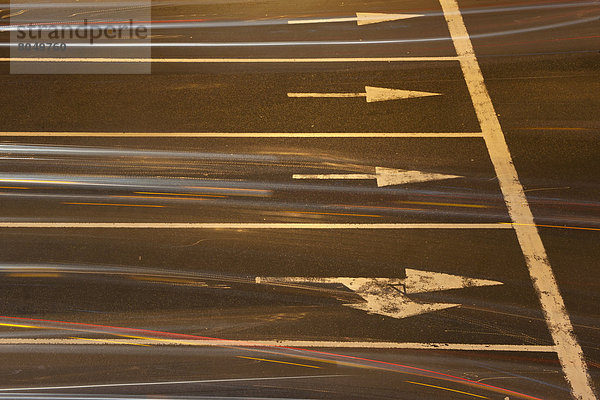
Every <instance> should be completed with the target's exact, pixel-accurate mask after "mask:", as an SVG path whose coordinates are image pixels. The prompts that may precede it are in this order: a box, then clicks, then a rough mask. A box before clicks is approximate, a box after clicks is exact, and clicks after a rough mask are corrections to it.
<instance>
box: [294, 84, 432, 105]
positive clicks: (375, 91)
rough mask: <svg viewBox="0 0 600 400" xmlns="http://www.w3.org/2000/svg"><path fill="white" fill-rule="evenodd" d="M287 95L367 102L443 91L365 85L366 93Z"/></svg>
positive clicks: (412, 97) (414, 96) (413, 96)
mask: <svg viewBox="0 0 600 400" xmlns="http://www.w3.org/2000/svg"><path fill="white" fill-rule="evenodd" d="M287 95H288V97H365V98H366V99H367V103H375V102H378V101H388V100H399V99H414V98H417V97H429V96H440V95H441V93H431V92H418V91H415V90H402V89H388V88H381V87H375V86H365V92H364V93H288V94H287Z"/></svg>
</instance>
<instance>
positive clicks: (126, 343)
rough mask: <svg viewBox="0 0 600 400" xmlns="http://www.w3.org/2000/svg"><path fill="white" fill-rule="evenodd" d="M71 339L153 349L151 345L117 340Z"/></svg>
mask: <svg viewBox="0 0 600 400" xmlns="http://www.w3.org/2000/svg"><path fill="white" fill-rule="evenodd" d="M70 339H78V340H90V341H93V342H105V343H114V344H122V345H128V346H144V347H152V345H150V344H141V343H131V342H119V341H117V340H106V339H90V338H82V337H74V336H72V337H71V338H70Z"/></svg>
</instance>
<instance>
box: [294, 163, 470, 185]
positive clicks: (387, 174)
mask: <svg viewBox="0 0 600 400" xmlns="http://www.w3.org/2000/svg"><path fill="white" fill-rule="evenodd" d="M292 178H293V179H332V180H335V179H375V180H376V181H377V186H378V187H381V186H390V185H404V184H407V183H416V182H426V181H434V180H440V179H451V178H462V176H460V175H445V174H432V173H427V172H421V171H410V170H404V169H394V168H384V167H375V173H374V174H316V175H308V174H294V175H292Z"/></svg>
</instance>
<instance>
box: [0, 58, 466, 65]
mask: <svg viewBox="0 0 600 400" xmlns="http://www.w3.org/2000/svg"><path fill="white" fill-rule="evenodd" d="M457 60H458V58H457V57H456V56H440V57H325V58H113V57H68V58H67V57H64V58H61V57H35V58H34V57H31V58H28V57H2V58H0V62H29V63H35V62H47V63H148V62H151V63H192V64H194V63H209V64H210V63H214V64H220V63H234V64H245V63H248V64H251V63H275V64H276V63H345V62H351V63H354V62H402V61H457Z"/></svg>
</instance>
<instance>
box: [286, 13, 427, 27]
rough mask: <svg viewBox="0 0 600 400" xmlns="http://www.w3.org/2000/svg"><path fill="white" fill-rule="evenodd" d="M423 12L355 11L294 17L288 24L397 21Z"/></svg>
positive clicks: (418, 15) (365, 23)
mask: <svg viewBox="0 0 600 400" xmlns="http://www.w3.org/2000/svg"><path fill="white" fill-rule="evenodd" d="M423 16H424V15H423V14H385V13H366V12H357V13H356V17H344V18H317V19H294V20H289V21H288V24H290V25H297V24H323V23H333V22H354V21H356V24H357V25H369V24H377V23H380V22H389V21H398V20H401V19H409V18H416V17H423Z"/></svg>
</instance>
